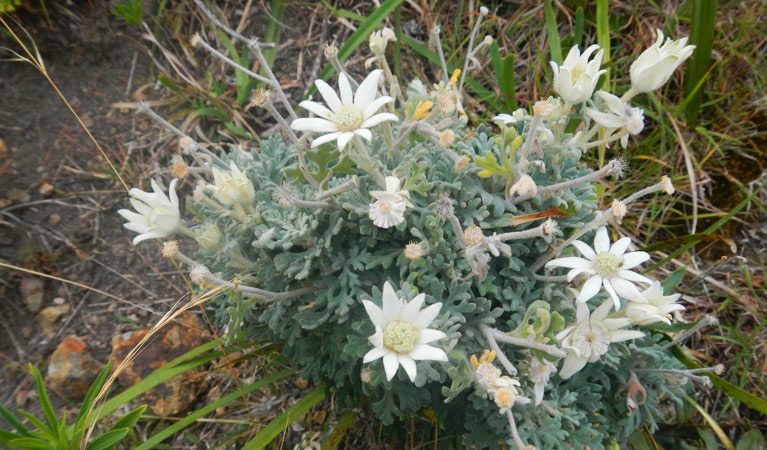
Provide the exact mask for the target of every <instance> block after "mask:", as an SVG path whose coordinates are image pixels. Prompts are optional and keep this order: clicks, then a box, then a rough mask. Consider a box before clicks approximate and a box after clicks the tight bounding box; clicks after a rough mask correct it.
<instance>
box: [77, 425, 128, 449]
mask: <svg viewBox="0 0 767 450" xmlns="http://www.w3.org/2000/svg"><path fill="white" fill-rule="evenodd" d="M128 431H130V430H129V429H128V428H120V429H117V430H111V431H107V432H106V433H104V434H102V435H101V436H99V437H98V438H96V439H94V440H93V442H91V443H90V444H88V446H87V447H85V450H109V449H111V448H114V447H115V446H116V445H117V444H119V443H120V441H122V440H123V439H125V436H126V435H127V434H128Z"/></svg>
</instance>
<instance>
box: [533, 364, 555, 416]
mask: <svg viewBox="0 0 767 450" xmlns="http://www.w3.org/2000/svg"><path fill="white" fill-rule="evenodd" d="M554 370H556V366H554V363H552V362H550V361H544V362H541V361H540V360H539V359H538V358H537V357H535V356H533V357H532V361H531V362H530V367H529V368H528V369H527V376H528V377H530V381H532V382H533V384H534V386H533V392H534V393H535V404H536V405H540V404H541V402H542V401H543V390H544V389H545V388H546V386H548V384H549V376H551V372H553V371H554Z"/></svg>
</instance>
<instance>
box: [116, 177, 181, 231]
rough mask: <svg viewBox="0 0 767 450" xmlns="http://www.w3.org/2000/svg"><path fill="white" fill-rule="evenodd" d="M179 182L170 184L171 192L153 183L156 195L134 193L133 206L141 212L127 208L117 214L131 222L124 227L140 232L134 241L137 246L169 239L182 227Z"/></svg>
mask: <svg viewBox="0 0 767 450" xmlns="http://www.w3.org/2000/svg"><path fill="white" fill-rule="evenodd" d="M176 182H178V180H177V179H174V180H173V181H171V182H170V186H169V187H168V193H169V194H170V197H168V196H167V195H165V192H163V191H162V189H160V185H158V184H157V182H156V181H154V180H152V190H153V191H154V192H144V191H142V190H141V189H138V188H133V189H131V190H130V194H131V197H132V198H131V199H130V202H131V205H133V209H135V210H136V211H137V212H133V211H130V210H127V209H121V210H119V211H117V214H119V215H121V216H123V217H124V218H125V219H127V220H128V223H126V224H124V225H123V226H124V227H125V228H127V229H129V230H131V231H135V232H136V233H139V235H138V236H136V237H135V238H133V245H136V244H138V243H139V242H141V241H145V240H147V239H156V238H166V237H168V236H171V235H172V234H173V233H175V232H176V230H177V229H178V228H179V227H180V226H181V215H180V213H179V210H178V196H177V195H176Z"/></svg>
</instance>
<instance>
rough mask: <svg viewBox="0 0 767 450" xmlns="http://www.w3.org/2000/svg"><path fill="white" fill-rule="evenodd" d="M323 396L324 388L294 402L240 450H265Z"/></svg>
mask: <svg viewBox="0 0 767 450" xmlns="http://www.w3.org/2000/svg"><path fill="white" fill-rule="evenodd" d="M325 395H326V392H325V387H324V386H322V387H319V388H317V389H315V390H314V391H313V392H312V393H310V394H309V395H307V396H306V397H304V398H302V399H301V400H299V401H298V402H296V404H295V405H293V406H291V407H290V409H288V410H287V411H285V412H284V413H282V414H280V415H279V417H277V418H276V419H274V420H273V421H271V422H270V423H269V425H267V426H266V427H265V428H264V429H263V430H261V431H259V433H258V434H257V435H256V437H254V438H253V439H251V440H250V442H248V443H247V444H245V446H244V447H243V448H242V449H243V450H255V449H262V448H265V447H266V446H267V444H269V443H270V442H272V440H274V438H276V437H277V436H279V435H280V434H281V433H282V432H283V431H284V430H285V428H287V427H288V426H289V425H290V424H291V423H293V421H294V420H296V419H298V418H299V417H301V416H303V415H304V414H305V413H306V412H307V411H309V410H310V409H311V408H312V407H313V406H314V405H316V404H317V403H319V402H320V401H322V399H324V398H325Z"/></svg>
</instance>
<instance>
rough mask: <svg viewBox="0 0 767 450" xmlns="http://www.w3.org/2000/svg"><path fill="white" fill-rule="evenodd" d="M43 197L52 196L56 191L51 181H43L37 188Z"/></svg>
mask: <svg viewBox="0 0 767 450" xmlns="http://www.w3.org/2000/svg"><path fill="white" fill-rule="evenodd" d="M37 192H39V193H40V194H41V195H42V196H43V197H46V198H47V197H51V196H52V195H53V193H54V192H55V191H54V189H53V185H51V184H49V183H43V185H42V186H40V188H39V189H38V190H37Z"/></svg>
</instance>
